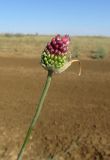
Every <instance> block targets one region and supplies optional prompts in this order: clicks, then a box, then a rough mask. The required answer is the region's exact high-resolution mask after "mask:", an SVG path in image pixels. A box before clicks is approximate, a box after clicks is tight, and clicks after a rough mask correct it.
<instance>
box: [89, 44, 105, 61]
mask: <svg viewBox="0 0 110 160" xmlns="http://www.w3.org/2000/svg"><path fill="white" fill-rule="evenodd" d="M106 55H107V50H106V49H105V48H102V47H100V48H97V49H96V50H95V51H92V54H91V57H92V58H93V59H103V58H105V56H106Z"/></svg>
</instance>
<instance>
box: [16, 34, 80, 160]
mask: <svg viewBox="0 0 110 160" xmlns="http://www.w3.org/2000/svg"><path fill="white" fill-rule="evenodd" d="M69 44H70V37H69V36H68V35H65V36H61V35H59V34H58V35H56V36H55V37H53V38H52V40H51V42H48V43H47V45H46V47H45V48H44V51H43V52H42V55H41V65H42V66H43V67H44V68H45V69H46V70H47V71H48V75H47V80H46V82H45V85H44V89H43V91H42V94H41V97H40V99H39V103H38V104H37V106H36V111H35V114H34V116H33V119H32V121H31V124H30V127H29V129H28V131H27V134H26V137H25V140H24V142H23V144H22V147H21V150H20V152H19V154H18V158H17V160H22V157H23V152H24V150H25V147H26V144H27V143H28V141H29V138H30V135H31V132H32V130H33V128H34V126H35V125H36V123H37V120H38V117H39V115H40V112H41V109H42V106H43V102H44V100H45V97H46V95H47V92H48V89H49V86H50V83H51V80H52V75H53V73H61V72H63V71H65V70H66V69H67V68H68V67H69V66H70V65H71V64H72V63H73V62H79V64H80V61H79V60H72V59H71V56H70V57H69V56H68V54H69V53H68V47H69ZM68 57H69V58H68ZM80 74H81V67H80V71H79V75H80Z"/></svg>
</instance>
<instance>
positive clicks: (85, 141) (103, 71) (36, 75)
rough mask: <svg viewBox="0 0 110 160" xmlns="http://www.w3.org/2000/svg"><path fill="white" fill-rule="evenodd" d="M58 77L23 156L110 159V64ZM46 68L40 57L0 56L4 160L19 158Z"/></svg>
mask: <svg viewBox="0 0 110 160" xmlns="http://www.w3.org/2000/svg"><path fill="white" fill-rule="evenodd" d="M81 63H82V68H83V71H82V75H81V76H80V77H78V76H77V75H76V74H74V72H77V70H78V68H77V66H76V65H74V64H73V65H72V66H71V67H70V68H69V69H68V70H67V71H65V72H64V73H62V74H59V75H54V76H53V80H52V84H51V87H50V89H49V93H48V95H47V97H46V100H45V103H44V107H43V110H42V112H41V115H40V117H39V121H38V123H37V125H36V127H35V129H34V131H33V133H32V136H31V138H30V142H29V144H28V145H27V148H26V152H25V154H24V157H23V160H110V62H109V61H107V60H106V61H100V60H99V61H95V60H94V61H93V60H91V61H90V60H82V61H81ZM46 75H47V72H46V71H45V70H43V68H42V67H41V66H40V64H39V59H38V58H6V57H5V58H3V57H1V58H0V160H16V157H17V154H18V152H19V149H20V147H21V144H22V142H23V140H24V137H25V134H26V131H27V129H28V126H29V124H30V120H31V119H32V116H33V114H34V111H35V105H36V103H37V102H38V99H39V97H40V94H41V90H42V88H43V85H44V82H45V79H46Z"/></svg>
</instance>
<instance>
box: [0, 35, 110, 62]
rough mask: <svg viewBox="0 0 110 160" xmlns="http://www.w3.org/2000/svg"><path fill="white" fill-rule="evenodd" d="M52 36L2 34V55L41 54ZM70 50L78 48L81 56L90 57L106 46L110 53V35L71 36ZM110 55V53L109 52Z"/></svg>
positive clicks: (0, 46) (0, 53)
mask: <svg viewBox="0 0 110 160" xmlns="http://www.w3.org/2000/svg"><path fill="white" fill-rule="evenodd" d="M51 37H52V36H37V35H35V36H33V35H31V36H29V35H27V36H26V35H20V36H17V35H12V36H11V35H10V36H9V35H0V55H1V56H29V57H33V56H39V55H40V54H41V52H42V50H43V49H44V46H45V45H46V43H47V42H48V41H49V40H50V38H51ZM71 39H72V41H71V45H70V50H71V52H72V53H73V51H74V49H76V48H77V50H78V56H80V58H83V59H84V58H90V57H91V54H92V52H94V51H95V50H97V49H98V48H104V49H105V50H106V51H107V53H110V37H89V36H86V37H80V36H79V37H71ZM108 55H109V54H108Z"/></svg>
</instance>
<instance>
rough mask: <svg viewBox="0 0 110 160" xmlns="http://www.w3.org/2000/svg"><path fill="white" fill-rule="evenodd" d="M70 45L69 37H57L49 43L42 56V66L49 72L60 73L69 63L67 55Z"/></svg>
mask: <svg viewBox="0 0 110 160" xmlns="http://www.w3.org/2000/svg"><path fill="white" fill-rule="evenodd" d="M69 43H70V37H69V36H68V35H65V36H61V35H59V34H58V35H56V36H55V37H53V38H52V39H51V42H48V43H47V45H46V47H45V49H44V51H43V53H42V56H41V64H42V66H43V67H44V68H45V69H47V70H52V71H53V72H56V73H57V72H58V73H59V72H60V71H61V69H63V67H64V65H65V64H66V63H67V62H68V60H67V56H66V55H67V53H68V46H69Z"/></svg>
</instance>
